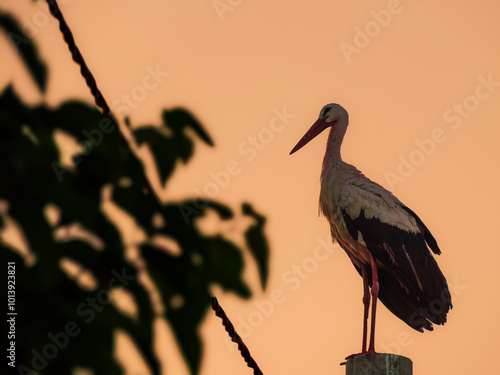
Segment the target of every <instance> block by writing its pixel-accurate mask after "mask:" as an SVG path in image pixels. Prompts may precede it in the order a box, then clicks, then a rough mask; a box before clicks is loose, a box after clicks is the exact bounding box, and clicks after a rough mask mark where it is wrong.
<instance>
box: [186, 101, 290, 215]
mask: <svg viewBox="0 0 500 375" xmlns="http://www.w3.org/2000/svg"><path fill="white" fill-rule="evenodd" d="M272 112H273V116H272V117H271V120H269V124H268V125H267V126H265V127H263V128H262V129H260V130H259V131H258V132H257V134H255V135H250V136H248V137H247V139H246V140H244V141H242V142H240V143H239V144H238V147H237V149H236V150H237V153H238V158H236V159H231V160H229V161H227V162H226V164H225V165H224V166H223V167H221V168H219V169H218V170H215V171H214V170H212V171H210V172H209V173H208V177H209V180H208V181H207V182H205V183H204V184H203V186H202V187H195V188H193V193H194V194H195V195H196V196H197V198H195V199H193V200H192V203H193V205H187V204H181V205H180V206H179V209H180V210H181V213H182V217H183V218H184V221H185V222H186V224H187V223H189V222H190V220H191V217H193V216H194V217H197V216H198V214H199V213H200V211H201V210H203V209H204V208H205V207H207V206H208V204H209V200H210V199H214V198H215V197H217V196H218V195H219V194H220V192H221V191H222V190H223V189H225V188H226V187H227V186H228V185H229V184H230V182H231V181H232V180H233V179H234V178H235V177H236V176H238V175H240V174H241V173H242V172H243V166H244V164H245V163H251V162H252V161H254V160H255V159H256V158H257V156H258V154H259V153H260V152H262V151H263V150H265V149H266V147H267V146H268V145H269V144H270V143H271V142H272V141H273V140H274V138H275V136H276V134H278V133H281V132H282V131H283V130H285V129H286V127H287V125H289V124H290V122H291V121H290V120H292V119H294V118H295V117H297V115H296V114H293V113H289V112H288V111H287V108H286V106H283V109H281V110H280V109H277V108H274V109H273V111H272ZM238 159H240V160H238ZM241 159H243V161H242V160H241Z"/></svg>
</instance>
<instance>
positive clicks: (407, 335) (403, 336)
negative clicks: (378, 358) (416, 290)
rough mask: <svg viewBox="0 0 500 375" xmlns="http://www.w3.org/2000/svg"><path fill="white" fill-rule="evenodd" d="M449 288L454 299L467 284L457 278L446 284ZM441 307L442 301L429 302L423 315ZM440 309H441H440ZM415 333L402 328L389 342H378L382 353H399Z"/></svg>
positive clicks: (435, 311)
mask: <svg viewBox="0 0 500 375" xmlns="http://www.w3.org/2000/svg"><path fill="white" fill-rule="evenodd" d="M448 288H449V290H450V294H451V299H452V301H454V300H455V299H456V298H457V297H459V296H461V295H462V292H463V291H464V290H466V289H467V285H462V284H460V283H459V281H458V278H455V279H454V280H453V284H450V285H448ZM442 308H443V302H442V301H441V300H439V301H438V302H436V303H435V304H432V303H431V306H430V307H429V311H428V312H427V311H424V312H423V313H424V315H428V314H429V313H430V314H439V313H440V311H439V309H442ZM441 311H442V310H441ZM413 334H415V332H414V331H411V332H410V331H407V330H403V331H401V332H399V333H398V334H397V335H396V337H395V339H394V340H393V341H391V342H383V343H381V344H380V346H381V348H382V350H383V352H384V353H392V354H398V355H400V354H401V353H402V351H403V348H404V347H407V346H410V345H411V344H412V343H413V337H412V335H413Z"/></svg>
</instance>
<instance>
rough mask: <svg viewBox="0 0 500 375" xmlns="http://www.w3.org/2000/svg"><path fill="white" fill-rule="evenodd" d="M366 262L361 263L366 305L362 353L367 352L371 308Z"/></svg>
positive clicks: (364, 303) (364, 302)
mask: <svg viewBox="0 0 500 375" xmlns="http://www.w3.org/2000/svg"><path fill="white" fill-rule="evenodd" d="M366 267H367V266H366V264H362V265H361V271H362V275H363V305H364V307H365V309H364V314H363V344H362V346H361V353H366V338H367V331H368V309H369V308H370V293H369V290H368V270H367V269H366Z"/></svg>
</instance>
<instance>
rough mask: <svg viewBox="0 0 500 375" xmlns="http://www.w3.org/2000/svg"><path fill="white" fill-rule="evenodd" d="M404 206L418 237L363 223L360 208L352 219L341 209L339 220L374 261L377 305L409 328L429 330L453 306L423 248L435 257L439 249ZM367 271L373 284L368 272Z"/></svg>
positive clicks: (372, 222)
mask: <svg viewBox="0 0 500 375" xmlns="http://www.w3.org/2000/svg"><path fill="white" fill-rule="evenodd" d="M402 208H404V209H405V210H406V211H407V212H409V213H410V214H411V215H412V216H413V217H414V218H415V220H416V221H417V224H418V227H419V228H420V233H411V232H409V231H406V230H403V229H400V228H398V227H396V226H393V225H390V224H386V223H383V222H382V221H380V220H378V219H377V218H375V217H373V218H371V219H367V218H366V216H365V214H364V211H363V210H361V212H360V214H359V216H358V217H357V218H356V219H351V217H350V216H349V214H347V213H346V212H344V211H343V216H344V221H345V224H346V227H347V230H348V232H349V234H350V235H351V237H353V238H354V239H355V240H358V235H359V233H361V235H362V236H363V240H364V242H365V243H366V247H367V248H368V250H369V251H370V252H371V253H372V255H373V256H374V257H375V259H376V260H378V264H379V266H378V267H377V272H378V278H379V285H380V291H379V299H380V301H381V302H382V303H383V304H384V305H385V306H386V307H387V308H388V309H389V310H390V311H391V312H392V313H393V314H394V315H396V316H397V317H398V318H400V319H401V320H403V321H404V322H405V323H406V324H408V325H409V326H410V327H412V328H414V329H416V330H418V331H421V332H422V331H423V329H424V328H425V329H427V330H432V323H435V324H444V323H445V322H446V315H447V313H448V311H449V309H450V308H451V307H452V304H451V296H450V292H449V290H448V284H447V282H446V279H445V277H444V276H443V274H442V272H441V270H440V269H439V266H438V265H437V263H436V261H435V259H434V257H433V256H432V254H431V253H430V251H429V249H428V247H427V246H429V247H430V248H431V249H432V251H433V252H434V253H436V254H439V253H440V251H439V247H438V245H437V242H436V240H435V239H434V237H433V236H432V235H431V233H430V232H429V230H428V229H427V227H426V226H425V225H424V224H423V222H422V221H421V220H420V219H419V218H418V216H417V215H415V213H413V212H412V211H411V210H410V209H408V208H406V207H403V206H402ZM351 259H352V258H351ZM353 264H354V266H355V267H356V269H357V270H358V272H359V273H360V274H361V269H360V267H359V265H357V264H356V263H355V262H354V261H353ZM380 265H382V266H380ZM368 269H369V280H370V285H371V269H370V267H368ZM431 322H432V323H431Z"/></svg>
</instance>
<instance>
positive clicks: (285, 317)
mask: <svg viewBox="0 0 500 375" xmlns="http://www.w3.org/2000/svg"><path fill="white" fill-rule="evenodd" d="M230 3H232V4H234V5H229V4H230ZM214 4H226V6H228V7H229V8H230V9H231V10H229V8H228V10H227V11H226V12H224V13H220V14H218V12H217V11H216V9H215V7H214ZM312 4H314V5H312ZM60 5H61V9H62V11H63V13H64V15H65V17H66V20H67V21H68V23H69V25H70V27H71V28H72V30H73V33H74V35H75V38H76V41H77V44H78V46H79V48H80V50H81V51H82V53H83V55H84V56H85V59H86V61H87V63H88V65H89V67H90V68H91V70H92V72H93V73H94V75H95V77H96V79H97V82H98V84H99V87H100V88H101V90H102V92H103V94H104V96H105V97H106V98H107V101H108V103H110V104H111V107H114V108H115V109H118V107H120V108H121V109H122V110H123V106H124V101H123V99H122V98H123V97H122V95H124V94H128V95H131V94H132V93H133V92H134V91H133V90H134V88H136V87H137V86H141V85H142V80H143V78H144V77H145V76H146V75H147V74H148V71H147V69H148V67H151V68H152V69H156V67H158V69H159V70H160V71H162V72H168V73H169V75H168V77H163V78H162V81H161V82H159V84H158V86H157V87H156V88H155V89H153V90H151V91H147V96H146V97H145V98H141V99H143V100H142V101H135V102H134V103H132V104H133V106H135V107H136V108H130V117H131V120H132V123H133V124H146V123H149V122H150V123H159V122H160V113H161V110H162V109H163V108H170V107H173V106H183V107H186V108H188V109H189V110H191V111H193V113H194V114H195V115H196V116H197V117H198V118H199V119H200V120H201V122H202V123H203V124H204V126H205V127H206V128H207V130H208V132H209V133H210V134H211V136H212V138H213V139H214V141H215V144H216V147H215V148H210V147H208V146H206V145H203V144H202V143H201V142H197V148H196V150H195V155H194V158H193V160H192V162H191V163H189V164H188V166H187V167H186V168H185V167H183V166H181V167H180V168H178V170H177V171H176V173H175V175H174V179H173V180H172V181H171V183H170V186H168V188H167V191H166V194H165V197H166V198H168V199H172V200H176V199H180V198H183V197H186V196H195V195H197V194H196V189H198V190H199V191H202V192H203V189H204V188H205V187H206V186H207V184H208V183H209V182H210V181H212V178H211V176H210V172H213V173H217V172H219V171H221V170H224V169H225V168H226V165H227V163H228V162H229V161H231V160H236V161H237V162H238V163H239V166H240V173H239V174H238V175H236V176H233V177H231V180H230V182H229V184H228V185H227V186H226V187H224V188H221V189H220V191H219V192H218V194H217V196H216V197H215V199H216V200H220V201H221V202H224V203H227V204H229V205H231V206H232V207H233V208H234V209H235V210H239V206H240V203H241V202H243V201H250V202H251V203H253V204H254V206H255V208H256V209H257V210H258V211H260V212H262V213H263V214H264V215H266V216H267V217H268V223H267V229H266V230H267V232H266V233H267V235H268V237H269V239H270V245H271V259H270V262H271V263H270V268H271V271H270V279H269V283H268V287H267V289H266V291H264V292H262V291H260V289H259V284H258V280H257V277H256V276H257V270H256V266H255V264H254V262H253V261H252V260H251V259H250V258H249V257H248V256H247V258H246V259H247V267H246V271H245V277H246V279H247V280H248V282H249V283H250V285H251V286H252V288H253V291H254V296H253V298H252V299H251V300H248V301H243V300H241V299H239V298H236V297H235V296H234V295H232V294H225V293H224V292H223V291H222V290H220V289H218V288H216V287H215V288H214V289H215V291H216V294H217V296H218V297H219V301H220V303H221V304H222V306H223V307H224V309H225V310H226V312H227V313H228V314H229V316H230V318H231V319H232V321H233V323H235V325H236V327H237V329H238V327H246V326H247V328H248V327H250V329H246V331H247V332H242V336H243V337H244V340H245V342H246V344H247V345H248V346H249V347H250V350H251V353H252V354H253V355H254V357H255V358H256V360H257V362H258V363H259V366H260V367H261V369H263V371H264V373H266V374H305V373H307V374H335V375H340V374H344V373H345V368H344V367H340V366H339V363H340V362H341V361H342V360H343V358H344V357H345V356H346V355H349V354H351V353H354V352H358V351H359V350H360V342H361V320H362V312H363V311H362V304H361V297H362V281H361V278H360V277H359V275H358V274H357V273H356V272H355V270H354V268H353V267H352V265H351V263H350V261H349V259H348V258H347V256H346V255H345V254H344V252H343V251H342V250H341V249H340V248H339V247H338V245H335V248H334V251H333V252H332V253H331V254H330V255H328V256H325V254H326V253H323V252H321V253H318V252H316V254H321V256H320V258H321V259H319V258H318V257H317V258H314V254H315V249H316V248H317V246H319V245H320V244H321V241H323V242H327V243H328V244H330V243H331V240H330V235H329V229H328V226H327V223H326V221H325V219H324V218H323V217H319V216H318V196H319V189H320V185H319V176H320V171H321V162H322V158H323V154H324V150H325V143H326V138H327V135H326V133H325V134H322V135H321V136H319V137H317V139H315V140H314V141H313V142H311V143H310V144H308V145H307V147H305V148H304V149H303V150H301V151H300V152H298V153H297V154H294V155H293V156H289V155H288V153H289V152H290V150H291V149H292V147H293V146H294V145H295V144H296V142H297V141H298V140H299V139H300V138H301V137H302V136H303V134H304V133H305V132H306V130H307V129H308V128H309V126H310V125H311V124H312V123H313V122H314V121H315V120H316V118H317V116H318V114H319V111H320V109H321V107H322V106H323V105H324V104H327V103H330V102H336V103H339V104H341V105H343V106H344V107H345V108H346V109H347V110H348V112H349V115H350V127H349V129H348V133H347V135H346V138H345V140H344V146H343V149H342V150H343V158H344V160H346V161H347V162H349V163H351V164H354V165H356V166H357V167H358V168H359V169H361V170H362V171H363V172H364V173H365V174H366V175H367V176H368V177H370V178H371V179H373V180H375V181H377V182H379V183H380V184H382V185H383V186H385V187H386V188H389V189H390V190H392V191H393V192H394V193H395V194H396V195H397V196H398V197H399V198H400V199H401V200H402V201H403V202H405V204H407V205H408V206H409V207H411V208H412V209H413V210H414V211H416V212H417V214H418V215H419V216H420V217H421V218H422V220H423V221H424V222H425V223H426V224H427V226H428V227H429V228H430V229H431V231H432V233H433V234H434V236H435V237H436V239H437V240H438V243H439V245H440V247H441V249H442V251H443V253H442V255H441V256H439V257H438V259H437V260H438V263H439V265H440V267H441V269H442V270H443V272H444V274H445V275H446V277H447V279H448V283H449V285H450V289H451V293H452V297H453V305H454V308H453V310H452V311H451V313H450V314H449V317H448V323H447V324H446V325H445V326H443V327H436V328H435V331H434V332H426V333H424V334H420V333H418V332H415V331H413V330H411V328H409V327H408V326H406V325H405V324H404V323H402V322H401V321H399V319H397V318H396V317H394V316H392V314H390V313H389V312H388V311H387V310H386V309H385V307H381V308H380V310H379V314H378V321H377V338H376V348H377V350H378V351H380V352H394V353H399V354H402V355H405V356H408V357H410V358H411V359H412V360H413V362H414V373H415V374H427V375H433V374H472V373H490V372H491V371H493V369H494V368H497V367H498V364H497V357H498V355H497V351H498V350H497V346H498V334H499V333H500V323H499V322H500V320H499V319H498V311H499V309H500V302H499V298H498V281H497V276H496V275H497V274H498V263H499V261H500V252H499V250H500V246H499V242H498V241H496V240H495V235H496V234H497V233H498V224H499V220H498V212H499V208H500V198H499V191H500V172H499V161H500V158H499V151H498V148H499V147H498V142H499V139H500V126H499V124H500V109H499V108H500V106H499V104H500V53H499V51H498V49H499V47H498V42H499V40H498V39H499V36H500V24H499V23H498V14H499V13H500V5H499V3H498V2H495V1H491V0H490V1H486V0H483V1H476V2H457V1H451V0H445V1H440V2H435V1H430V0H420V1H410V0H401V1H396V0H392V1H370V2H355V3H353V2H351V3H348V2H341V1H332V0H330V1H316V2H313V3H307V2H304V1H290V0H288V1H284V0H276V1H272V2H269V1H257V0H252V1H236V0H235V1H231V2H230V1H229V0H221V1H218V2H217V1H213V0H204V1H184V2H175V3H172V2H168V1H164V0H149V1H142V2H131V1H106V2H103V1H97V0H87V1H77V0H66V1H61V2H60ZM0 7H1V9H2V10H3V11H6V10H7V11H10V12H12V13H13V14H14V15H15V16H17V18H18V19H19V20H20V22H21V24H22V25H25V27H27V28H28V30H30V32H31V33H32V34H33V37H34V39H35V42H36V44H37V46H38V47H39V48H40V52H41V55H42V57H43V59H44V60H45V61H46V62H47V63H48V66H49V69H50V71H49V81H48V91H47V95H46V96H45V97H41V96H40V94H39V92H38V91H37V90H36V87H35V85H34V83H33V81H32V80H31V78H30V76H29V75H28V74H27V71H26V69H25V67H24V66H23V65H22V64H21V63H20V59H19V57H18V56H17V54H16V52H15V50H14V49H13V48H12V47H11V46H10V44H9V42H8V40H7V38H6V37H5V36H4V35H2V36H1V37H0V51H2V66H3V69H1V70H0V87H1V88H3V87H5V85H6V84H7V83H8V82H11V81H12V82H13V83H14V86H15V88H16V90H18V92H20V94H21V95H22V97H23V98H24V99H25V100H26V101H27V102H29V103H39V102H46V103H48V104H50V105H54V106H55V105H57V104H58V103H60V102H61V101H64V100H66V99H68V98H70V97H71V98H79V99H83V100H86V101H88V102H93V100H92V97H91V96H90V93H89V91H88V89H87V88H86V86H85V83H84V81H83V79H82V78H81V76H80V75H79V70H78V68H77V66H76V65H75V64H74V63H73V62H72V61H71V58H70V55H69V52H68V51H67V47H66V45H65V44H63V41H62V38H61V36H60V35H59V32H58V29H57V24H56V21H55V20H53V19H52V18H51V17H49V16H48V12H47V6H46V4H45V2H42V1H36V2H31V1H28V0H23V1H16V2H11V1H9V2H7V1H5V0H1V1H0ZM391 12H392V13H391ZM388 14H390V17H389V16H388ZM377 19H378V23H377V21H376V20H377ZM381 23H382V24H383V25H381ZM377 25H378V26H377ZM360 30H361V31H362V32H363V33H365V32H367V33H368V34H370V35H371V36H368V37H365V38H363V37H362V36H359V35H360V32H361V31H360ZM356 36H357V37H356ZM346 51H350V53H347V52H346ZM485 82H490V83H486V84H485ZM129 107H130V105H129ZM284 110H285V111H286V112H287V113H289V114H291V115H295V117H293V118H290V119H289V120H288V123H286V122H284V123H282V122H281V120H278V121H277V122H276V124H277V125H278V126H279V125H280V124H283V125H284V126H282V127H279V128H277V127H275V128H274V129H275V130H272V128H271V127H270V124H271V121H274V120H273V118H274V117H275V116H276V114H275V111H278V112H283V111H284ZM266 128H268V129H271V131H269V130H264V129H266ZM276 129H279V130H278V131H277V130H276ZM259 134H260V137H263V138H262V139H263V142H262V141H260V142H259V143H260V145H261V146H259V148H260V149H257V148H256V147H255V146H251V144H250V143H249V140H248V138H249V137H253V136H256V137H259ZM433 136H434V137H435V140H434V141H424V140H425V139H431V138H432V137H433ZM266 137H267V138H266ZM265 142H267V143H265ZM418 144H425V145H426V146H427V147H428V149H427V154H423V153H422V151H419V150H420V149H419V146H418ZM250 149H253V150H254V151H249V150H250ZM252 156H253V159H251V157H252ZM249 159H251V160H249ZM408 163H413V166H411V167H409V166H408V165H410V164H408ZM403 165H405V166H403ZM401 172H402V173H401ZM395 176H399V179H397V180H394V178H395ZM389 177H391V178H392V182H391V179H390V178H389ZM242 225H243V224H242ZM229 229H231V228H229ZM232 229H233V230H235V229H234V228H232ZM294 266H300V267H303V271H302V272H303V276H304V279H299V278H297V276H295V278H292V276H293V273H292V272H293V270H294ZM304 270H305V271H304ZM299 280H300V281H299ZM273 291H274V292H273ZM276 295H281V298H280V299H279V302H281V303H280V304H273V305H272V308H271V310H272V311H270V312H269V313H268V314H267V315H268V316H263V315H262V314H261V313H260V312H259V309H258V307H257V305H256V303H257V304H260V305H261V306H262V304H263V303H264V302H263V301H264V300H269V299H270V298H271V296H276ZM264 305H266V304H265V303H264ZM266 306H267V307H268V308H269V304H267V305H266ZM241 322H244V323H241ZM251 324H253V325H254V326H255V327H252V325H251ZM241 329H242V330H243V331H245V328H241ZM159 330H160V331H161V340H164V341H162V342H164V343H165V345H163V346H162V347H161V349H160V350H161V352H162V353H163V355H164V361H163V363H164V373H165V374H176V375H183V374H187V369H186V367H185V365H184V364H183V362H182V361H181V359H180V358H179V354H178V353H177V352H176V350H173V349H171V348H172V347H173V346H172V345H170V344H169V343H171V342H172V336H171V333H170V331H169V329H168V327H166V326H165V325H161V324H159ZM201 334H202V337H203V340H204V343H205V356H204V358H203V362H202V369H201V374H202V375H208V374H247V373H248V374H250V373H251V371H250V370H249V369H247V368H246V367H245V364H244V362H243V360H242V359H241V358H240V357H239V355H238V354H237V351H236V346H235V345H234V344H231V343H230V342H229V339H228V338H227V337H226V336H225V333H224V331H223V329H222V326H221V325H220V321H219V319H218V318H216V317H215V316H214V315H212V314H208V315H207V317H206V319H205V321H204V323H203V325H202V327H201ZM124 350H128V349H124ZM129 358H133V356H132V355H130V356H129ZM130 368H131V370H130V372H129V374H139V373H143V374H147V372H143V371H144V370H143V369H142V367H141V365H140V363H138V362H135V363H133V364H132V367H130Z"/></svg>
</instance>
